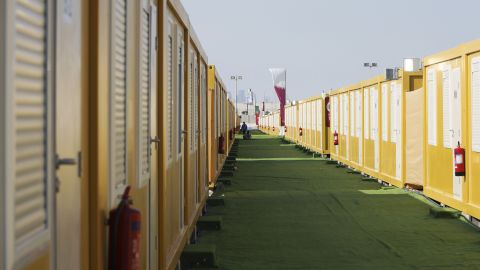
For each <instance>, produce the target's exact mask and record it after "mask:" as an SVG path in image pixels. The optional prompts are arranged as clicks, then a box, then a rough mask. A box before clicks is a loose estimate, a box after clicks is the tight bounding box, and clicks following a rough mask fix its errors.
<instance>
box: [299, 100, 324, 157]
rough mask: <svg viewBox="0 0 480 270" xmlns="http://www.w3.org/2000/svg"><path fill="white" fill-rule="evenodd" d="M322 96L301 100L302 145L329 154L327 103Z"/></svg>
mask: <svg viewBox="0 0 480 270" xmlns="http://www.w3.org/2000/svg"><path fill="white" fill-rule="evenodd" d="M326 97H327V96H326V95H325V94H322V95H320V96H316V97H312V98H309V99H307V100H304V101H300V102H299V107H300V110H299V123H302V124H303V126H302V125H301V128H302V138H301V139H300V140H301V141H302V142H303V143H302V145H303V146H304V147H306V148H308V149H310V150H311V151H314V152H317V153H319V154H328V153H329V151H328V144H327V142H328V140H327V135H328V133H327V129H326V128H327V123H328V121H327V120H328V119H327V117H328V114H327V110H326V108H327V107H326V105H325V98H326Z"/></svg>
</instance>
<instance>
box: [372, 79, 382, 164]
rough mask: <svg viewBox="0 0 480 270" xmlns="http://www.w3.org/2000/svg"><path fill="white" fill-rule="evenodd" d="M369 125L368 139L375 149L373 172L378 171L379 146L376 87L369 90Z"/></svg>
mask: <svg viewBox="0 0 480 270" xmlns="http://www.w3.org/2000/svg"><path fill="white" fill-rule="evenodd" d="M370 100H371V101H370V106H371V108H370V125H371V133H370V139H372V140H373V141H374V148H375V151H374V152H375V157H374V160H375V166H374V167H375V170H377V171H378V168H379V165H380V158H379V156H380V145H379V138H378V90H377V88H376V87H372V88H370Z"/></svg>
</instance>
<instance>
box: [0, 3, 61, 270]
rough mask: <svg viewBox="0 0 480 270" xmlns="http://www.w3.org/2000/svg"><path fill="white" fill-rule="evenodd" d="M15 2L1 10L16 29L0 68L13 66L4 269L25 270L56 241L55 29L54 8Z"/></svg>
mask: <svg viewBox="0 0 480 270" xmlns="http://www.w3.org/2000/svg"><path fill="white" fill-rule="evenodd" d="M12 2H13V3H12V5H7V7H8V10H1V11H0V14H2V20H1V22H0V27H2V28H4V27H5V25H4V23H5V22H6V23H8V24H10V27H9V29H11V30H12V31H11V32H7V33H5V36H3V35H2V37H1V40H2V42H3V43H4V45H6V47H3V45H1V49H2V50H4V49H5V51H4V53H5V58H2V59H0V60H2V62H0V65H1V66H2V67H5V66H6V67H8V68H7V69H6V70H3V72H4V73H3V74H6V75H5V77H0V79H1V80H0V82H1V85H0V89H1V90H0V92H1V93H0V108H2V109H1V110H0V129H1V130H2V131H1V132H0V133H1V135H0V162H1V164H0V179H2V180H0V182H1V184H0V198H1V199H0V220H1V221H0V223H1V224H0V239H1V243H0V265H1V266H0V268H2V267H5V268H6V269H17V268H18V269H20V268H22V266H24V264H25V262H26V261H29V260H31V259H34V256H35V255H36V254H38V251H39V250H44V249H46V248H47V247H48V245H49V242H50V240H51V228H52V224H53V216H52V213H53V204H52V199H53V190H52V188H51V187H52V186H53V178H54V173H53V163H54V158H53V140H52V138H53V135H52V134H53V132H54V130H53V125H52V124H53V113H54V111H53V110H52V108H53V107H54V106H53V98H52V97H53V95H52V94H53V91H52V90H53V88H52V86H53V84H52V83H51V82H52V80H51V77H50V76H49V75H50V74H49V69H48V67H49V66H50V62H51V61H52V56H51V55H50V54H49V49H50V46H51V43H50V42H49V41H50V40H51V39H49V38H50V37H53V31H50V30H51V29H52V27H51V24H50V22H51V21H52V20H50V19H51V18H48V15H47V14H48V13H50V12H51V11H52V10H53V8H52V7H53V5H52V4H48V3H50V2H41V3H30V2H25V1H12ZM4 12H5V13H10V14H17V16H14V15H13V16H8V17H5V16H3V15H5V14H4ZM18 14H29V16H27V17H25V16H18ZM5 18H7V19H5ZM31 18H35V19H34V20H33V19H31ZM32 59H33V60H34V61H33V60H32ZM3 60H5V62H4V61H3ZM5 179H6V180H7V181H5ZM3 226H5V227H3ZM25 259H27V260H25ZM2 269H3V268H2Z"/></svg>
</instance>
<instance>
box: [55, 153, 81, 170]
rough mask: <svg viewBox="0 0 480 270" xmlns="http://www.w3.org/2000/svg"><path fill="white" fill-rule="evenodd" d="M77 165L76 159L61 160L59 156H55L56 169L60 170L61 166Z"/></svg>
mask: <svg viewBox="0 0 480 270" xmlns="http://www.w3.org/2000/svg"><path fill="white" fill-rule="evenodd" d="M76 164H77V159H75V158H60V157H59V156H58V154H56V155H55V168H56V169H57V170H58V169H59V168H60V167H61V166H65V165H66V166H73V165H76Z"/></svg>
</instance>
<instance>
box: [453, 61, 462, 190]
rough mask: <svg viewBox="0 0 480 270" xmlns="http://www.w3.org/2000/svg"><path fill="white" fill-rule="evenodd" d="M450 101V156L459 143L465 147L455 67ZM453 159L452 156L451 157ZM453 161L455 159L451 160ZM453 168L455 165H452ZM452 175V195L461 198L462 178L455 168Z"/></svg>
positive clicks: (459, 90) (459, 93)
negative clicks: (456, 174)
mask: <svg viewBox="0 0 480 270" xmlns="http://www.w3.org/2000/svg"><path fill="white" fill-rule="evenodd" d="M450 93H451V94H450V101H451V103H450V104H451V105H450V108H451V113H450V116H451V118H450V119H451V120H450V126H451V133H452V136H451V138H452V139H451V142H450V145H451V147H452V157H453V150H454V149H455V147H457V145H458V143H460V144H461V145H462V146H463V147H465V142H463V141H462V101H461V88H460V68H455V69H453V70H452V74H451V87H450ZM452 159H453V158H452ZM453 162H455V160H453ZM453 168H455V165H453ZM452 175H453V197H454V198H455V199H457V200H462V197H463V194H462V193H463V192H462V191H463V179H464V177H462V176H455V170H452Z"/></svg>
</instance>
